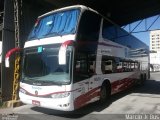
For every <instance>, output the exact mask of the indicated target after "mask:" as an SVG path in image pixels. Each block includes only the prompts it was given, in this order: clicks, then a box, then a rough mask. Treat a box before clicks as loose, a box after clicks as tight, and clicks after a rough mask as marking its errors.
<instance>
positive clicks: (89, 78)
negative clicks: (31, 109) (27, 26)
mask: <svg viewBox="0 0 160 120" xmlns="http://www.w3.org/2000/svg"><path fill="white" fill-rule="evenodd" d="M22 58H23V59H22V75H21V76H22V77H21V81H20V90H19V97H20V100H21V101H22V102H23V103H26V104H33V105H36V106H41V107H44V108H51V109H56V110H62V111H73V110H75V109H78V108H80V107H82V106H85V105H87V104H89V103H91V102H95V101H99V102H101V103H104V102H106V100H107V99H108V97H109V96H110V95H112V94H115V93H118V92H120V91H123V90H125V89H127V88H129V87H131V86H132V85H134V84H143V82H144V81H145V80H146V79H147V78H148V77H149V67H148V63H149V57H148V46H147V45H146V44H144V43H143V42H141V41H140V40H138V39H137V38H135V37H134V36H132V35H130V34H128V33H127V32H126V31H125V30H123V29H122V28H120V27H119V26H118V25H116V24H114V23H113V22H112V21H111V20H109V19H108V18H106V17H104V16H103V15H101V14H100V13H98V12H97V11H95V10H93V9H91V8H89V7H86V6H82V5H74V6H69V7H64V8H61V9H57V10H54V11H51V12H48V13H46V14H44V15H42V16H39V17H38V18H37V21H36V23H35V25H34V27H33V29H32V31H31V32H30V34H29V36H28V39H27V40H26V42H25V44H24V48H23V57H22Z"/></svg>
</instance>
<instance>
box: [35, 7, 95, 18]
mask: <svg viewBox="0 0 160 120" xmlns="http://www.w3.org/2000/svg"><path fill="white" fill-rule="evenodd" d="M75 8H81V9H84V10H90V11H93V12H95V13H98V12H97V11H95V10H93V9H92V8H89V7H87V6H84V5H72V6H68V7H63V8H60V9H55V10H52V11H50V12H47V13H45V14H43V15H41V16H39V17H38V18H41V17H43V16H46V15H49V14H52V13H55V12H58V11H64V10H69V9H75Z"/></svg>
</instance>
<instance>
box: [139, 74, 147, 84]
mask: <svg viewBox="0 0 160 120" xmlns="http://www.w3.org/2000/svg"><path fill="white" fill-rule="evenodd" d="M145 81H146V74H141V75H140V78H139V81H138V85H139V86H142V85H144V82H145Z"/></svg>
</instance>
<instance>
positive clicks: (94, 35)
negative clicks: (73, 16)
mask: <svg viewBox="0 0 160 120" xmlns="http://www.w3.org/2000/svg"><path fill="white" fill-rule="evenodd" d="M100 22H101V17H100V16H99V15H98V14H96V13H94V12H91V11H85V12H84V13H83V14H82V17H81V20H80V23H79V28H78V40H82V41H98V37H99V29H100Z"/></svg>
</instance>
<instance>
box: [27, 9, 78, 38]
mask: <svg viewBox="0 0 160 120" xmlns="http://www.w3.org/2000/svg"><path fill="white" fill-rule="evenodd" d="M79 14H80V10H79V9H72V10H67V11H61V12H56V13H53V14H49V15H47V16H44V17H41V18H39V19H38V20H37V22H36V23H35V26H34V27H33V29H32V31H31V33H30V35H29V37H28V40H34V39H41V38H46V37H53V36H62V35H67V34H74V33H75V32H76V26H77V22H78V18H79V17H78V16H79Z"/></svg>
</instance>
